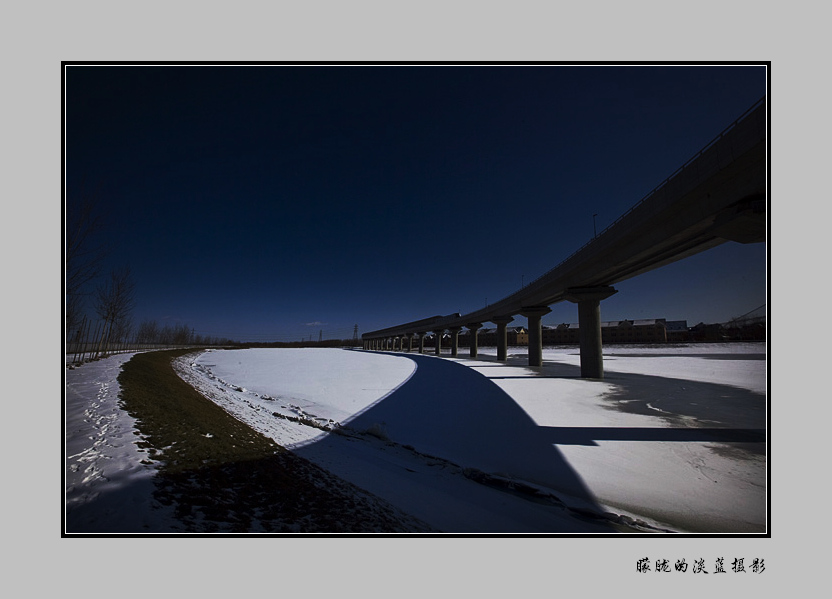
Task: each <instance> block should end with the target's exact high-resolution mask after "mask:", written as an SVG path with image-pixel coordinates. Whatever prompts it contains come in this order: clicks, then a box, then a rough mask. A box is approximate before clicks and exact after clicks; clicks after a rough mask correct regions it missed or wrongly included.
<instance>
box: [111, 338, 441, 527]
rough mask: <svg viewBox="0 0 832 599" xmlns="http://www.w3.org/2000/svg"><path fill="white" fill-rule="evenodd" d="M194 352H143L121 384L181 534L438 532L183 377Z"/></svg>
mask: <svg viewBox="0 0 832 599" xmlns="http://www.w3.org/2000/svg"><path fill="white" fill-rule="evenodd" d="M192 352H193V350H172V351H159V352H148V353H141V354H136V355H135V356H134V357H133V358H132V359H131V360H130V361H128V362H126V363H125V364H124V366H123V369H122V372H121V374H120V375H119V377H118V381H119V385H120V387H121V394H120V397H121V401H122V406H123V407H124V409H125V410H126V411H127V412H128V413H129V414H130V415H131V416H132V417H133V418H135V419H136V421H137V426H138V429H139V433H138V434H140V435H141V437H142V440H141V441H140V442H139V446H140V447H141V448H142V449H144V450H145V451H146V452H147V454H148V458H147V459H148V462H150V463H155V464H156V466H157V469H158V475H157V477H156V479H155V482H156V492H155V497H156V499H157V500H158V501H160V502H161V503H163V504H165V505H173V506H174V507H175V512H176V516H177V519H178V520H179V522H180V523H181V527H180V528H178V529H177V530H176V531H171V532H209V533H210V532H234V533H249V532H267V533H385V532H387V533H399V532H430V528H429V527H428V526H427V525H425V524H424V523H422V522H420V521H418V520H416V519H414V518H412V517H410V516H408V515H407V514H404V513H403V512H401V511H399V510H397V509H396V508H394V507H393V506H391V505H390V504H387V503H386V502H383V501H382V500H380V499H379V498H377V497H375V496H373V495H371V494H370V493H367V492H366V491H364V490H362V489H360V488H358V487H356V486H355V485H352V484H351V483H348V482H346V481H344V480H342V479H340V478H338V477H336V476H334V475H332V474H330V473H329V472H327V471H325V470H323V469H322V468H320V467H318V466H316V465H314V464H312V463H311V462H309V461H307V460H305V459H303V458H301V457H300V456H297V455H296V454H294V453H292V452H290V451H288V450H286V449H285V448H283V447H281V446H280V445H278V444H276V443H275V442H274V441H272V440H271V439H269V438H268V437H265V436H264V435H262V434H260V433H258V432H257V431H255V430H253V429H252V428H250V427H249V426H247V425H245V424H243V423H242V422H240V421H239V420H236V419H235V418H233V417H232V416H231V415H229V414H228V413H227V412H225V411H224V410H223V409H222V408H220V407H219V406H218V405H216V404H215V403H213V402H211V401H210V400H208V399H206V398H205V397H203V396H202V395H201V394H200V393H199V392H197V391H196V390H195V389H194V388H193V387H191V386H190V385H188V384H187V383H186V382H185V381H183V380H182V379H180V378H179V377H178V376H177V375H176V372H175V371H174V370H173V367H172V365H171V362H172V360H174V359H175V358H177V357H180V356H182V355H185V354H187V353H192Z"/></svg>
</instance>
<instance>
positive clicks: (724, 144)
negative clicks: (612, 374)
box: [362, 98, 768, 379]
mask: <svg viewBox="0 0 832 599" xmlns="http://www.w3.org/2000/svg"><path fill="white" fill-rule="evenodd" d="M766 132H767V114H766V102H765V98H763V99H762V100H760V101H759V102H758V103H757V104H756V105H755V106H754V107H752V108H751V109H750V110H749V111H747V112H746V114H744V115H743V116H742V117H740V118H739V119H737V121H735V122H734V123H732V125H731V126H730V127H728V128H727V129H726V130H725V131H723V132H722V133H721V134H720V135H719V137H718V138H716V139H715V140H714V141H713V142H711V143H710V144H709V145H708V146H706V148H705V149H703V150H702V151H700V152H699V153H698V154H697V155H696V156H695V157H694V158H692V159H691V160H689V161H688V162H687V163H686V164H685V165H683V166H682V167H680V169H679V170H677V171H676V173H674V174H673V175H671V176H670V177H668V179H666V180H665V181H664V182H662V183H661V184H660V185H659V186H658V187H657V188H656V189H654V190H653V191H652V192H650V193H649V194H648V195H647V196H646V197H645V198H644V199H642V200H641V201H640V202H639V203H638V204H636V205H635V206H634V207H633V208H631V209H630V210H629V211H628V212H627V213H626V214H624V215H623V216H622V217H620V218H619V219H618V220H617V221H616V222H615V223H613V224H612V225H610V226H609V227H608V228H607V229H605V230H604V231H602V233H601V234H600V235H598V236H597V237H596V238H594V239H593V240H592V241H590V242H589V243H588V244H586V245H585V246H584V247H582V248H580V249H579V250H578V251H576V252H575V253H574V254H572V255H571V256H570V257H568V258H567V259H566V260H564V261H563V262H561V263H560V264H559V265H557V266H556V267H555V268H553V269H552V270H550V271H549V272H547V273H545V274H544V275H542V276H541V277H539V278H538V279H536V280H535V281H532V283H530V284H528V285H526V286H524V287H523V288H522V289H521V290H519V291H517V292H515V293H513V294H511V295H509V296H508V297H506V298H504V299H502V300H500V301H498V302H496V303H494V304H490V305H489V306H487V307H486V308H483V309H481V310H478V311H475V312H472V313H470V314H465V315H461V314H458V313H456V314H450V315H447V316H433V317H431V318H426V319H422V320H418V321H414V322H410V323H405V324H401V325H397V326H394V327H389V328H387V329H382V330H379V331H373V332H370V333H365V334H364V335H363V336H362V337H363V339H364V347H365V348H366V349H387V348H389V347H390V346H391V344H392V346H393V347H395V346H396V343H397V340H400V339H403V338H404V337H406V336H411V343H410V344H409V346H408V350H407V351H412V349H413V344H412V336H416V337H417V338H418V339H419V352H420V353H422V352H423V351H424V338H425V335H426V334H427V333H428V332H432V333H433V334H434V335H435V344H434V351H435V353H436V355H441V344H442V336H443V334H444V332H445V331H450V332H451V340H450V345H451V355H453V356H456V355H457V349H458V334H459V331H460V330H461V328H462V327H466V328H467V329H468V330H469V332H470V333H471V335H470V338H471V340H472V341H471V343H470V347H471V356H472V357H476V355H477V340H476V337H477V331H478V329H479V328H480V327H481V326H482V323H483V322H493V323H494V324H496V325H497V359H498V360H501V361H504V360H506V359H507V345H506V326H507V324H508V323H510V322H511V321H512V320H513V319H514V316H515V315H518V314H519V315H523V316H525V317H526V318H528V322H529V326H528V329H529V365H530V366H540V365H541V364H542V335H541V318H542V317H543V316H544V315H545V314H546V313H548V312H549V311H550V308H549V306H551V305H552V304H555V303H558V302H562V301H569V302H573V303H576V304H577V305H578V324H579V327H580V354H581V376H582V377H584V378H596V379H600V378H603V376H604V366H603V355H602V347H601V317H600V302H601V301H602V300H603V299H606V298H607V297H609V296H610V295H612V294H614V293H616V290H615V288H614V287H613V285H614V284H615V283H618V282H620V281H624V280H626V279H630V278H632V277H635V276H637V275H639V274H642V273H645V272H648V271H651V270H655V269H657V268H660V267H662V266H665V265H667V264H670V263H673V262H676V261H678V260H682V259H684V258H687V257H689V256H693V255H695V254H698V253H700V252H703V251H705V250H708V249H710V248H713V247H716V246H718V245H720V244H723V243H726V242H736V243H763V242H765V241H766V238H767V218H766V207H767V200H768V189H767V181H768V171H767V161H766V156H767V136H766ZM398 347H399V348H403V342H402V341H398Z"/></svg>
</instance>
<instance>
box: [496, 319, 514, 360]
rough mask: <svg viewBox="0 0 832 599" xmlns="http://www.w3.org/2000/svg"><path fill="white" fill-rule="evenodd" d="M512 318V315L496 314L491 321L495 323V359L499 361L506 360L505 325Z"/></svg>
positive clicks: (506, 340) (506, 341)
mask: <svg viewBox="0 0 832 599" xmlns="http://www.w3.org/2000/svg"><path fill="white" fill-rule="evenodd" d="M512 320H514V317H513V316H497V317H495V318H492V319H491V322H493V323H494V324H496V325H497V359H498V360H500V361H501V362H505V361H506V360H508V338H507V336H506V325H507V324H508V323H510V322H511V321H512Z"/></svg>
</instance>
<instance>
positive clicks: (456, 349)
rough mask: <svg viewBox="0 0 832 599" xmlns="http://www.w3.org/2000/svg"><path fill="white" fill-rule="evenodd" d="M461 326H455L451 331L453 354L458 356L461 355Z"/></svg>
mask: <svg viewBox="0 0 832 599" xmlns="http://www.w3.org/2000/svg"><path fill="white" fill-rule="evenodd" d="M460 329H461V327H453V328H452V329H450V331H451V356H452V357H454V358H456V357H457V356H458V355H459V331H460Z"/></svg>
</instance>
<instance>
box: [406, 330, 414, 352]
mask: <svg viewBox="0 0 832 599" xmlns="http://www.w3.org/2000/svg"><path fill="white" fill-rule="evenodd" d="M412 351H413V333H408V334H407V353H410V352H412Z"/></svg>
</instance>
